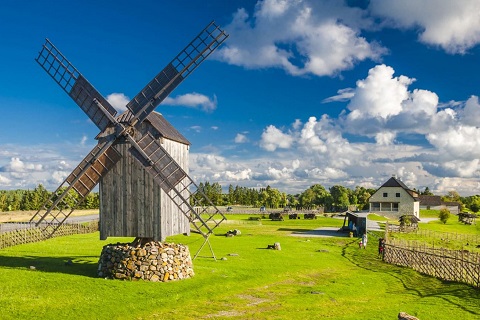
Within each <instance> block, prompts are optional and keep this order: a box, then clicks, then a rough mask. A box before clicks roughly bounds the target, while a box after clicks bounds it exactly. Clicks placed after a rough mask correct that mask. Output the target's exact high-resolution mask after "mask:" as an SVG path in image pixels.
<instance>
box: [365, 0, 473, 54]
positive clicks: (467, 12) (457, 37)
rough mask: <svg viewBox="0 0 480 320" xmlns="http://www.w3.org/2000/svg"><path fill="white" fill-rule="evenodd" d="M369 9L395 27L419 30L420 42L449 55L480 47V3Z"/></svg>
mask: <svg viewBox="0 0 480 320" xmlns="http://www.w3.org/2000/svg"><path fill="white" fill-rule="evenodd" d="M369 9H370V10H371V12H372V13H373V14H375V15H378V16H381V17H384V18H387V19H388V20H389V22H390V24H391V25H393V26H395V27H402V28H415V29H418V30H419V32H420V35H419V39H420V41H422V42H424V43H427V44H431V45H437V46H440V47H441V48H443V49H444V50H445V51H446V52H449V53H460V54H463V53H465V52H466V51H467V50H468V49H470V48H472V47H473V46H475V45H477V44H478V43H480V2H479V1H478V0H455V1H452V0H422V1H418V0H402V1H398V0H371V1H370V5H369Z"/></svg>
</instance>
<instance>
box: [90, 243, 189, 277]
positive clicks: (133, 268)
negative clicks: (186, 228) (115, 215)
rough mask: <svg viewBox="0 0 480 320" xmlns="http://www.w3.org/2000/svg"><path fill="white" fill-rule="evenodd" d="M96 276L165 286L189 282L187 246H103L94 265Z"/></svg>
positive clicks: (165, 244) (163, 244)
mask: <svg viewBox="0 0 480 320" xmlns="http://www.w3.org/2000/svg"><path fill="white" fill-rule="evenodd" d="M98 276H99V277H102V278H113V279H128V280H140V279H141V280H147V281H154V282H157V281H164V282H166V281H173V280H180V279H186V278H191V277H193V276H194V272H193V264H192V258H191V257H190V251H189V250H188V247H187V246H184V245H182V244H175V243H161V242H158V241H150V242H147V243H144V244H137V245H134V244H131V243H117V244H108V245H106V246H104V247H103V250H102V253H101V255H100V260H99V261H98Z"/></svg>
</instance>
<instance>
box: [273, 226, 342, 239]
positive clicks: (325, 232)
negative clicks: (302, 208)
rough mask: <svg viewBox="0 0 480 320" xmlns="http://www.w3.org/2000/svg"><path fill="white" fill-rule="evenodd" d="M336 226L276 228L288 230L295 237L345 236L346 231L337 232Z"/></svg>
mask: <svg viewBox="0 0 480 320" xmlns="http://www.w3.org/2000/svg"><path fill="white" fill-rule="evenodd" d="M338 230H339V228H337V227H323V228H318V229H313V230H312V229H309V228H305V229H300V228H278V231H289V232H291V233H292V234H291V235H292V236H296V237H339V238H346V237H349V234H348V233H346V232H339V231H338Z"/></svg>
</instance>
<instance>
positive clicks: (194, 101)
mask: <svg viewBox="0 0 480 320" xmlns="http://www.w3.org/2000/svg"><path fill="white" fill-rule="evenodd" d="M162 104H163V105H170V106H183V107H190V108H196V109H200V110H202V111H204V112H213V111H215V109H217V96H215V95H214V96H213V98H209V97H207V96H206V95H203V94H200V93H196V92H194V93H187V94H184V95H179V96H176V97H174V98H171V97H167V98H166V99H165V100H164V101H163V102H162Z"/></svg>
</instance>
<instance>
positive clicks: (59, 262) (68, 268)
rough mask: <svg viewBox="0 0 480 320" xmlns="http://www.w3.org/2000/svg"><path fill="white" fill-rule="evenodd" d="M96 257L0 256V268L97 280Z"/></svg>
mask: <svg viewBox="0 0 480 320" xmlns="http://www.w3.org/2000/svg"><path fill="white" fill-rule="evenodd" d="M92 259H97V260H98V257H92V256H77V257H36V256H24V257H11V256H2V255H0V267H6V268H15V269H25V270H27V271H32V272H38V271H40V272H54V273H65V274H72V275H79V276H85V277H90V278H97V277H98V276H97V266H98V265H97V262H92Z"/></svg>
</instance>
